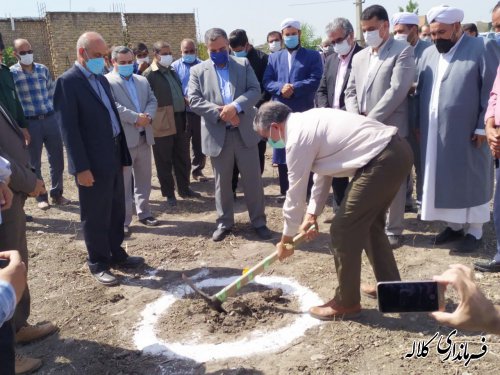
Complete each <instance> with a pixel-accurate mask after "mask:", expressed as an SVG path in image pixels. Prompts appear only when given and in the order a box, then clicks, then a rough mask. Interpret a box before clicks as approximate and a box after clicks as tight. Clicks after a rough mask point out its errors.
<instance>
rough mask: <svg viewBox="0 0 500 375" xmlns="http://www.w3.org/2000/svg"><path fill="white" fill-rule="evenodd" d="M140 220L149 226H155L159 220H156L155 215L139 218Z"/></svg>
mask: <svg viewBox="0 0 500 375" xmlns="http://www.w3.org/2000/svg"><path fill="white" fill-rule="evenodd" d="M139 221H140V222H141V223H142V224H144V225H146V226H148V227H155V226H157V225H158V220H156V219H155V218H154V217H153V216H150V217H146V218H144V219H139Z"/></svg>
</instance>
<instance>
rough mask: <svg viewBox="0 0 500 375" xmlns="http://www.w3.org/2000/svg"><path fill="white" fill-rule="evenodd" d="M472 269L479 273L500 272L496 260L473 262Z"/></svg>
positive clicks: (499, 264)
mask: <svg viewBox="0 0 500 375" xmlns="http://www.w3.org/2000/svg"><path fill="white" fill-rule="evenodd" d="M474 269H475V270H477V271H481V272H500V262H497V261H496V260H490V261H479V262H474Z"/></svg>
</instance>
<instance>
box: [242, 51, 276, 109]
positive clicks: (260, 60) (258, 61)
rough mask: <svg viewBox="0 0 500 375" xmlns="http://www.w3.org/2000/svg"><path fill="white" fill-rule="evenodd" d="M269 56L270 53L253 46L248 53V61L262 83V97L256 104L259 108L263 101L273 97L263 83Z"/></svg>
mask: <svg viewBox="0 0 500 375" xmlns="http://www.w3.org/2000/svg"><path fill="white" fill-rule="evenodd" d="M268 58H269V56H268V55H266V54H265V53H264V52H262V51H260V50H258V49H255V48H254V47H253V46H252V48H251V49H250V51H248V54H247V59H248V62H249V63H250V66H251V67H252V69H253V71H254V72H255V75H256V76H257V80H258V81H259V84H260V92H261V93H262V96H261V98H260V99H259V101H258V102H257V104H255V106H256V107H257V108H259V107H260V106H261V105H262V103H264V102H267V101H269V100H270V99H271V94H270V93H268V92H267V91H266V90H264V86H263V84H262V79H263V78H264V72H265V71H266V66H267V61H268Z"/></svg>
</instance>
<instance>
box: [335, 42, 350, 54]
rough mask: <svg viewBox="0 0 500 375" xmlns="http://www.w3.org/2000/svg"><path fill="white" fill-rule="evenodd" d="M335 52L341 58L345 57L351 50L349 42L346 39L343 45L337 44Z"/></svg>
mask: <svg viewBox="0 0 500 375" xmlns="http://www.w3.org/2000/svg"><path fill="white" fill-rule="evenodd" d="M333 50H334V51H335V53H336V54H337V55H339V56H345V55H347V54H348V53H349V51H350V50H351V45H350V44H349V42H348V41H347V39H344V40H343V41H342V42H341V43H335V44H334V45H333Z"/></svg>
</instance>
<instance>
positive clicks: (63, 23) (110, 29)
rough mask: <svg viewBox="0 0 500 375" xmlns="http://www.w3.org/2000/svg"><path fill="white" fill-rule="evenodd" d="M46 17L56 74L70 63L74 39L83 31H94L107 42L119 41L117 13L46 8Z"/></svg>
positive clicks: (120, 25) (73, 51)
mask: <svg viewBox="0 0 500 375" xmlns="http://www.w3.org/2000/svg"><path fill="white" fill-rule="evenodd" d="M46 21H47V30H48V34H49V44H50V49H51V52H52V65H53V69H54V74H55V75H56V76H59V75H61V74H62V73H63V72H64V71H65V70H67V69H68V68H70V67H71V66H72V65H73V63H74V61H75V60H76V41H77V40H78V37H79V36H80V35H81V34H83V33H84V32H85V31H97V32H98V33H100V34H101V35H102V36H103V37H104V39H105V40H106V42H107V43H109V44H110V45H113V44H122V43H123V29H122V20H121V14H120V13H97V12H92V13H90V12H88V13H71V12H47V14H46Z"/></svg>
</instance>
